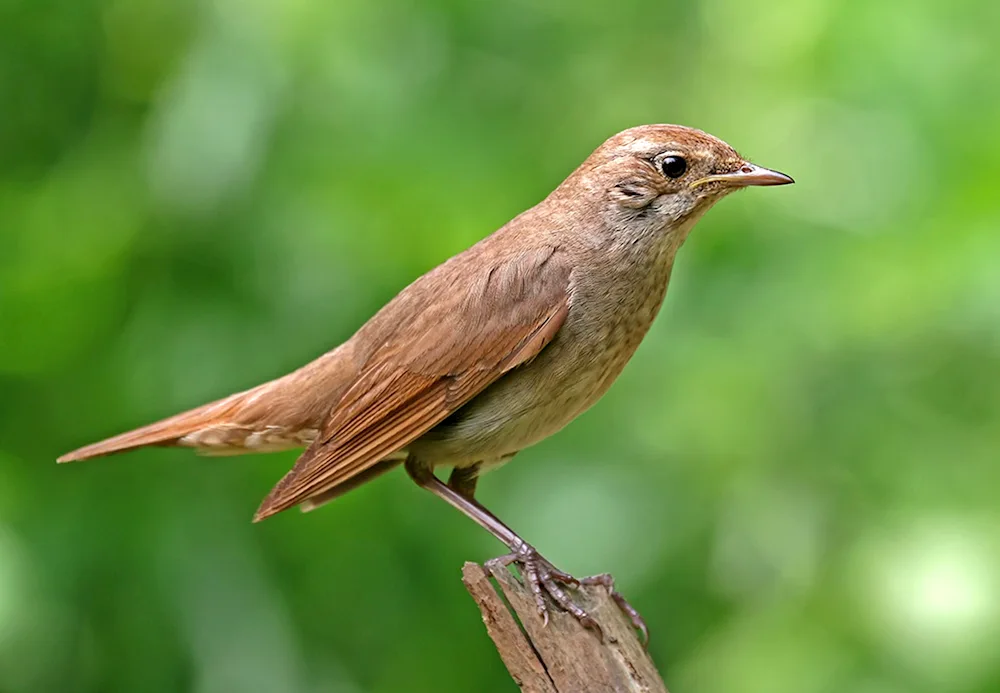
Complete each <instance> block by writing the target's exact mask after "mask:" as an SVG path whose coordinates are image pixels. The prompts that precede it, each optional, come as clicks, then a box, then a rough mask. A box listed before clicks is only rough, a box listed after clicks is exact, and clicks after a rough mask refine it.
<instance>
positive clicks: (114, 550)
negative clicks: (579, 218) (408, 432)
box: [0, 0, 1000, 693]
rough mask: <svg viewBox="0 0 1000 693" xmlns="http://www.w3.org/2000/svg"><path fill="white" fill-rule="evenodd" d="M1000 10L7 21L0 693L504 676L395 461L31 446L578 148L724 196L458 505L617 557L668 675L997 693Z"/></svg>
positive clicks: (74, 2)
mask: <svg viewBox="0 0 1000 693" xmlns="http://www.w3.org/2000/svg"><path fill="white" fill-rule="evenodd" d="M998 43H1000V5H998V4H997V3H995V2H992V1H991V0H956V1H953V2H948V3H941V2H934V1H932V0H924V1H922V2H914V1H911V0H885V1H881V2H868V1H864V0H852V1H848V2H834V1H833V0H821V1H809V2H799V1H793V0H780V1H779V0H769V1H768V2H746V1H742V0H704V1H702V2H691V1H690V0H686V1H683V2H682V1H679V0H672V1H667V2H663V1H661V2H636V1H634V0H619V2H616V3H613V4H606V3H597V2H593V3H590V2H580V1H579V0H578V1H576V2H570V1H568V0H563V1H562V2H549V3H533V2H528V1H527V0H520V1H518V2H501V3H459V2H447V1H445V0H436V1H430V2H423V3H420V2H416V1H415V0H413V1H410V2H407V1H405V0H397V1H392V0H379V1H377V2H376V1H370V0H368V1H365V0H350V1H336V0H329V1H324V0H253V1H250V0H242V1H238V0H215V1H214V2H211V1H209V0H4V1H3V2H0V389H2V390H0V391H2V397H0V474H2V476H0V691H2V693H35V692H42V691H44V692H50V691H51V692H65V693H75V692H77V691H79V692H95V693H117V692H129V693H131V692H136V691H142V692H143V693H156V692H161V691H162V692H164V693H166V692H173V691H196V692H199V693H230V692H233V693H236V692H239V693H248V692H258V691H259V692H261V693H264V692H267V693H271V692H282V693H285V692H287V693H341V692H343V693H362V692H364V693H381V692H392V693H395V692H400V691H405V692H413V693H419V692H422V691H434V692H435V693H437V692H439V691H461V692H466V691H474V692H484V693H491V692H493V691H497V692H501V691H513V690H514V689H515V686H514V684H513V683H512V682H511V681H510V679H509V678H508V677H507V675H506V673H505V671H504V669H503V667H502V665H501V663H500V661H499V659H498V657H497V655H496V653H495V651H494V650H493V647H492V645H491V643H490V641H489V640H488V638H487V637H486V634H485V632H484V629H483V627H482V623H481V622H480V618H479V614H478V612H477V610H476V608H475V606H474V604H473V602H472V601H471V600H470V599H469V598H468V596H467V595H466V594H465V592H464V590H463V589H462V586H461V583H460V581H459V570H460V566H461V564H462V562H463V561H465V560H467V559H473V560H482V559H486V558H488V557H490V556H493V555H496V554H498V553H500V550H501V548H502V547H501V546H499V545H498V544H497V543H496V542H495V541H493V540H492V539H491V538H490V537H488V536H487V535H486V534H485V533H484V532H482V531H481V530H479V529H478V528H477V527H475V526H474V525H473V524H472V523H471V522H469V521H467V520H465V519H464V518H462V517H461V516H459V515H458V514H457V513H456V512H454V511H453V510H452V509H450V508H448V507H447V506H446V505H445V504H444V503H441V502H439V501H437V500H435V499H434V498H432V497H431V496H430V495H429V494H427V493H425V492H423V491H420V490H419V489H417V488H416V487H415V486H414V485H413V484H411V483H410V482H409V481H408V480H407V479H406V478H405V475H403V474H402V473H394V474H392V475H390V476H387V477H384V478H382V479H380V480H379V481H377V482H376V483H373V484H371V485H370V486H367V487H364V488H362V489H360V490H358V491H356V492H353V493H351V494H350V495H348V496H346V497H344V498H343V499H341V500H339V501H338V502H337V503H335V504H333V505H331V506H329V507H327V508H324V509H323V510H322V511H320V512H317V513H315V514H311V515H308V516H303V515H300V514H299V513H294V512H293V513H285V514H283V515H282V516H279V517H277V518H275V519H273V520H269V521H268V522H265V523H263V524H261V525H251V524H250V522H249V520H250V517H251V515H252V513H253V511H254V509H255V508H256V506H257V504H258V502H259V501H260V499H261V498H262V497H263V496H264V495H265V494H266V492H267V491H268V490H269V488H270V487H271V485H272V484H273V483H274V482H275V481H276V480H277V479H278V478H279V477H280V476H281V475H282V474H283V473H284V472H285V470H286V469H287V468H288V467H289V466H290V465H291V463H292V462H293V460H294V459H295V455H294V454H292V453H288V454H281V455H271V456H253V457H244V458H227V459H204V458H198V457H196V456H195V455H194V454H193V453H192V452H190V451H185V450H154V451H143V452H138V453H134V454H131V455H128V456H127V457H122V458H115V459H109V460H102V461H97V462H92V463H87V464H81V465H75V466H69V467H57V466H56V465H55V464H54V459H55V457H56V455H57V454H59V453H62V452H65V451H67V450H69V449H70V448H73V447H76V446H78V445H82V444H84V443H88V442H91V441H93V440H96V439H97V438H100V437H104V436H107V435H110V434H113V433H117V432H119V431H122V430H124V429H127V428H130V427H134V426H137V425H140V424H143V423H146V422H148V421H151V420H153V419H156V418H159V417H162V416H165V415H168V414H171V413H174V412H175V411H178V410H181V409H184V408H187V407H190V406H193V405H196V404H199V403H201V402H203V401H206V400H209V399H214V398H216V397H219V396H221V395H225V394H228V393H229V392H232V391H235V390H239V389H243V388H246V387H248V386H251V385H254V384H256V383H258V382H260V381H263V380H265V379H269V378H272V377H274V376H277V375H280V374H282V373H284V372H286V371H288V370H290V369H292V368H295V367H297V366H299V365H301V364H303V363H305V362H306V361H308V360H310V359H311V358H313V357H315V356H317V355H318V354H320V353H322V352H324V351H326V350H327V349H329V348H330V347H332V346H334V345H336V344H337V343H339V342H340V341H342V340H344V339H346V338H347V337H348V336H349V335H350V334H351V333H352V331H353V330H354V329H356V328H357V327H358V326H359V325H360V324H361V323H362V322H363V321H364V320H365V319H366V318H367V317H369V316H370V315H371V314H372V313H373V312H374V311H375V310H376V309H377V308H379V307H380V306H381V305H382V304H383V303H384V302H385V301H386V300H388V299H389V298H390V297H391V296H393V295H394V294H395V292H397V291H398V290H399V289H401V288H402V287H403V286H405V285H406V284H407V283H408V282H409V281H411V280H412V279H413V278H415V277H417V276H418V275H419V274H421V273H422V272H424V271H426V270H428V269H429V268H431V267H432V266H434V265H435V264H437V263H438V262H440V261H442V260H444V259H445V258H447V257H448V256H450V255H452V254H453V253H456V252H458V251H460V250H461V249H463V248H465V247H467V246H468V245H470V244H472V243H473V242H475V241H476V240H477V239H479V238H481V237H482V236H484V235H485V234H487V233H489V232H490V231H492V230H493V229H495V228H497V227H498V226H500V225H501V224H502V223H504V222H505V221H506V220H507V219H509V218H510V217H512V216H513V215H514V214H516V213H518V212H520V211H521V210H523V209H525V208H526V207H528V206H530V205H532V204H534V203H535V202H536V201H538V200H539V199H541V198H542V197H543V196H544V195H545V194H547V193H548V192H549V191H550V190H551V189H552V188H553V187H554V186H555V185H556V184H557V183H558V182H559V181H560V180H561V179H562V178H563V177H564V176H565V175H566V174H567V173H568V172H569V171H570V170H572V169H573V168H574V167H575V166H576V165H577V164H578V163H579V162H580V161H581V160H582V159H583V158H584V157H585V156H586V155H587V154H588V153H589V152H590V151H591V150H592V149H593V148H594V147H596V146H597V145H598V144H599V143H600V142H601V141H603V140H604V139H605V138H606V137H607V136H609V135H611V134H613V133H614V132H616V131H618V130H621V129H624V128H626V127H629V126H632V125H637V124H640V123H646V122H678V123H685V124H689V125H694V126H697V127H700V128H702V129H705V130H708V131H710V132H712V133H714V134H716V135H718V136H720V137H722V138H723V139H726V140H727V141H729V142H730V143H732V144H733V145H734V146H736V147H737V148H738V149H739V150H741V151H742V152H743V153H744V154H745V155H747V156H748V157H750V158H751V159H753V160H754V161H756V162H758V163H760V164H762V165H765V166H771V167H775V168H778V169H780V170H783V171H787V172H789V173H790V174H792V175H793V176H795V178H796V179H797V180H798V184H797V185H795V186H794V187H791V188H784V189H775V190H766V191H764V190H754V191H750V192H747V193H743V194H741V195H738V196H735V197H733V198H730V199H727V200H726V201H725V202H723V203H722V204H721V205H719V207H718V208H717V209H715V210H713V211H712V212H711V213H710V214H709V215H708V216H707V218H706V219H705V220H704V221H703V222H702V223H701V224H700V226H699V228H698V229H697V231H696V232H695V233H694V234H693V236H692V238H691V239H690V240H689V241H688V243H687V246H686V247H685V248H684V249H683V251H682V252H681V255H680V258H679V261H678V265H677V268H676V270H675V273H674V282H673V285H672V288H671V292H670V295H669V296H668V298H667V301H666V304H665V307H664V309H663V311H662V313H661V315H660V318H659V319H658V321H657V322H656V324H655V325H654V327H653V329H652V331H651V333H650V335H649V337H648V338H647V340H646V342H645V343H644V344H643V346H642V348H641V349H640V350H639V352H638V353H637V355H636V356H635V358H634V360H633V362H632V364H631V365H630V366H629V367H628V368H627V369H626V371H625V373H624V374H623V375H622V377H621V379H620V380H619V382H618V384H616V385H615V387H614V388H612V390H611V392H610V393H609V394H608V395H607V396H606V397H605V398H604V400H603V401H602V402H601V403H600V404H599V405H598V406H596V407H595V408H593V409H592V410H591V411H589V412H588V413H587V414H585V415H584V416H583V417H581V418H580V419H579V420H578V421H577V422H575V423H574V424H572V425H571V426H570V427H569V428H568V429H566V431H564V432H563V433H562V434H561V435H558V436H556V437H554V438H553V439H550V440H548V441H546V442H544V443H542V444H540V445H538V446H537V447H535V448H533V449H531V450H529V451H526V452H524V453H522V454H521V455H520V456H519V457H518V459H517V460H516V461H515V462H514V463H512V464H511V465H509V466H508V467H506V468H504V469H503V470H502V471H500V472H498V473H496V474H494V475H491V476H490V477H488V478H487V479H486V480H485V481H484V483H482V484H481V486H480V489H481V490H480V496H481V498H482V499H483V500H484V502H485V503H486V504H487V505H488V506H490V507H492V508H493V509H494V510H495V511H496V512H497V513H498V514H499V515H500V516H501V517H504V518H506V519H507V520H508V522H510V523H511V524H512V525H513V526H514V527H515V528H517V529H518V530H520V531H521V532H522V533H523V534H524V535H525V536H526V537H527V538H528V539H529V540H531V541H533V542H534V543H535V544H536V545H537V546H539V547H540V549H541V550H542V551H543V553H545V554H546V555H548V556H549V557H550V558H551V559H552V560H553V561H554V562H555V563H556V564H557V565H559V566H561V567H562V568H564V569H566V570H569V571H571V572H574V573H576V574H580V575H582V574H589V573H594V572H601V571H611V572H613V573H614V574H615V575H616V577H617V579H618V582H619V585H620V587H621V589H622V590H623V591H624V592H625V593H626V594H627V595H628V597H629V598H630V599H631V600H632V601H633V603H634V604H635V605H636V606H637V607H638V608H639V609H640V610H641V611H642V612H643V613H644V615H645V616H646V618H647V620H648V621H649V623H650V625H651V627H652V629H653V641H652V652H653V655H654V656H655V658H656V660H657V662H658V664H659V665H660V668H661V670H662V671H663V673H664V675H665V677H666V680H667V682H668V685H669V686H670V688H671V689H672V690H673V691H674V692H675V693H743V692H745V693H823V692H827V691H829V692H831V693H832V692H833V691H837V692H838V693H839V692H842V691H848V692H850V693H921V692H923V691H928V692H930V691H933V692H934V693H951V692H954V693H959V692H970V693H971V692H980V691H981V692H984V693H985V692H990V693H995V692H996V691H998V690H1000V464H998V461H1000V460H998V458H1000V387H998V383H1000V204H998V198H1000V192H998V191H1000V165H998V160H1000V69H998V65H1000V50H998V47H997V46H998Z"/></svg>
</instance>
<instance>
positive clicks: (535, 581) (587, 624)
mask: <svg viewBox="0 0 1000 693" xmlns="http://www.w3.org/2000/svg"><path fill="white" fill-rule="evenodd" d="M512 563H516V564H517V565H518V568H519V569H520V571H521V578H522V579H523V580H524V582H525V583H526V584H527V585H528V587H529V588H530V589H531V592H532V594H533V596H534V597H535V606H536V608H537V609H538V615H539V616H541V618H542V626H543V627H545V626H548V624H549V607H548V605H547V604H546V603H545V596H544V595H545V594H548V595H549V597H550V598H551V599H552V601H554V602H555V603H556V605H557V606H559V608H561V609H562V610H563V611H566V612H568V613H570V614H572V615H573V617H574V618H576V620H577V621H579V622H580V625H582V626H583V627H584V628H589V629H590V630H593V631H594V632H595V633H596V634H597V637H599V638H600V639H601V642H604V631H603V630H602V629H601V626H600V624H598V623H597V621H595V620H594V619H593V618H592V617H591V616H590V614H588V613H587V612H586V611H584V610H583V609H581V608H580V607H579V606H578V605H577V604H576V603H575V602H574V601H573V600H572V599H571V598H570V597H569V595H568V594H566V591H565V590H563V589H562V587H560V585H564V586H568V587H573V588H577V587H580V586H581V585H583V586H587V585H600V586H602V587H604V588H605V589H606V590H607V591H608V594H609V595H610V596H611V598H612V599H614V600H615V603H616V604H617V605H618V607H619V608H620V609H621V610H622V611H623V612H625V615H626V616H628V617H629V620H630V621H631V622H632V626H633V627H634V628H635V629H636V630H638V631H639V632H640V633H642V637H643V646H644V647H647V648H648V647H649V630H648V629H647V628H646V623H645V621H643V620H642V616H640V615H639V612H638V611H636V610H635V609H634V608H633V607H632V605H631V604H629V603H628V602H627V601H626V600H625V597H623V596H622V595H621V594H619V593H618V592H617V591H615V588H614V586H615V581H614V578H612V577H611V575H609V574H608V573H603V574H601V575H594V576H592V577H586V578H583V579H577V578H575V577H573V576H572V575H570V574H569V573H566V572H563V571H561V570H559V569H558V568H556V567H555V566H554V565H552V564H551V563H549V561H547V560H546V559H545V558H543V557H542V556H541V555H540V554H539V553H538V552H537V551H536V550H535V548H534V547H532V546H530V545H528V544H521V545H520V546H518V547H517V548H516V549H515V550H514V551H513V552H511V553H509V554H507V555H505V556H500V557H498V558H494V559H491V560H489V561H487V562H486V565H487V567H489V568H493V567H503V568H506V567H507V566H509V565H510V564H512Z"/></svg>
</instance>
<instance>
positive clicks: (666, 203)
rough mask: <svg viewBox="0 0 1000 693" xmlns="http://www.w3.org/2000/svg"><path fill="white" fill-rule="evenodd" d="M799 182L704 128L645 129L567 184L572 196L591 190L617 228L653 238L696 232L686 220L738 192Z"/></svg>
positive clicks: (622, 138)
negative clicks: (661, 234) (662, 233)
mask: <svg viewBox="0 0 1000 693" xmlns="http://www.w3.org/2000/svg"><path fill="white" fill-rule="evenodd" d="M793 182H794V181H793V180H792V179H791V177H789V176H787V175H785V174H784V173H779V172H777V171H772V170H770V169H766V168H762V167H760V166H757V165H755V164H752V163H750V162H749V161H747V160H746V159H744V158H743V157H742V156H740V155H739V154H738V153H737V152H736V150H735V149H733V148H732V147H731V146H729V145H728V144H726V143H725V142H723V141H722V140H720V139H718V138H717V137H713V136H712V135H709V134H708V133H705V132H702V131H701V130H695V129H694V128H688V127H683V126H681V125H642V126H639V127H635V128H631V129H629V130H625V131H623V132H620V133H618V134H617V135H614V136H613V137H611V138H610V139H608V140H607V141H606V142H605V143H604V144H602V145H601V146H600V147H598V148H597V150H596V151H594V153H593V154H591V155H590V157H589V158H588V159H587V160H586V161H585V162H584V163H583V164H582V165H581V166H580V168H579V169H577V171H576V172H575V173H574V174H573V175H572V176H570V177H569V178H568V179H567V181H566V183H564V186H565V187H566V188H567V189H566V190H565V191H564V192H568V193H570V194H574V192H576V193H578V192H580V188H581V187H582V188H584V189H585V190H586V192H587V196H588V197H589V198H590V199H594V200H600V201H601V202H600V212H601V214H602V215H604V217H605V220H606V221H608V222H609V223H610V224H611V225H612V226H613V227H617V228H624V229H625V230H629V229H632V230H634V231H636V232H640V231H641V232H644V233H645V232H649V231H654V232H655V231H661V230H668V231H669V230H671V229H689V228H690V225H691V224H690V223H686V222H691V223H693V222H694V220H696V219H697V218H698V217H700V216H701V214H703V213H704V212H705V211H706V210H707V209H708V208H709V207H711V206H712V205H713V204H715V203H716V202H717V201H719V200H720V199H721V198H722V197H724V196H725V195H727V194H728V193H730V192H733V191H734V190H739V189H742V188H746V187H748V186H751V185H787V184H789V183H793ZM561 187H563V186H561ZM574 196H575V195H574ZM633 227H634V228H633Z"/></svg>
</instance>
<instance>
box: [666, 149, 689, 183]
mask: <svg viewBox="0 0 1000 693" xmlns="http://www.w3.org/2000/svg"><path fill="white" fill-rule="evenodd" d="M687 167H688V165H687V161H685V159H684V157H683V156H677V155H676V154H671V155H670V156H665V157H663V159H661V160H660V171H661V172H662V173H663V175H665V176H666V177H667V178H680V177H681V176H683V175H684V173H685V172H686V171H687Z"/></svg>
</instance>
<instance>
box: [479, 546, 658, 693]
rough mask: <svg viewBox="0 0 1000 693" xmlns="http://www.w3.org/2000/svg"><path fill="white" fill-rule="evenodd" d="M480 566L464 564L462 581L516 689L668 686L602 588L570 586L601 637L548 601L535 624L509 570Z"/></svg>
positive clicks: (524, 592)
mask: <svg viewBox="0 0 1000 693" xmlns="http://www.w3.org/2000/svg"><path fill="white" fill-rule="evenodd" d="M487 571H488V569H487V568H484V567H483V566H481V565H479V564H478V563H466V564H465V566H464V567H463V568H462V582H464V583H465V587H466V589H467V590H469V594H471V595H472V598H473V599H475V600H476V604H477V606H479V610H480V611H481V612H482V614H483V623H485V624H486V632H487V633H488V634H489V636H490V638H491V639H492V640H493V644H494V645H495V646H496V648H497V651H498V652H499V653H500V658H501V659H502V660H503V663H504V664H505V665H506V666H507V671H509V672H510V675H511V677H512V678H513V679H514V681H515V682H516V683H517V685H518V686H520V687H521V691H522V693H612V692H613V693H668V691H667V688H666V686H664V685H663V681H662V680H661V679H660V675H659V673H657V671H656V667H655V666H654V665H653V660H652V659H650V657H649V654H648V653H647V652H646V650H645V649H644V648H643V646H642V643H641V642H640V641H639V638H638V636H637V635H636V633H635V631H634V630H633V629H632V625H631V624H630V623H629V621H628V619H627V618H626V617H625V615H624V614H623V613H622V612H621V610H620V609H619V608H618V605H617V604H615V602H614V601H613V600H612V599H611V597H610V596H609V595H608V593H607V591H606V590H605V589H604V588H602V587H599V586H592V587H583V588H580V589H579V590H577V591H576V594H577V598H578V600H579V604H580V606H582V607H583V608H584V609H586V610H587V611H588V612H589V613H590V614H591V615H592V616H593V617H594V618H595V619H596V620H597V622H598V623H600V624H601V628H602V629H603V630H604V642H603V643H602V642H601V640H600V638H598V637H597V635H596V634H595V633H594V632H593V631H590V630H587V629H586V628H584V627H583V626H581V625H580V624H579V622H577V620H576V619H575V618H573V617H572V616H570V615H569V614H567V613H564V612H562V611H559V610H557V609H555V608H552V609H551V611H550V614H549V624H548V625H547V626H543V625H542V620H541V619H540V618H539V617H538V613H537V612H536V611H535V602H534V598H533V597H532V594H531V591H530V590H529V589H528V588H527V587H526V586H524V585H523V584H521V582H520V581H519V580H518V579H517V578H516V577H515V576H514V575H513V574H512V573H511V572H510V571H509V570H506V569H499V568H498V569H493V570H489V572H487ZM491 575H492V577H493V579H494V580H495V581H496V582H497V584H498V585H499V586H500V590H501V592H498V591H497V589H496V588H495V587H494V586H493V583H492V582H491V581H490V576H491ZM505 600H506V601H505ZM508 604H509V605H510V606H508ZM511 608H513V613H511ZM515 615H516V619H515ZM518 622H520V625H519V624H518ZM522 626H523V627H522Z"/></svg>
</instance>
